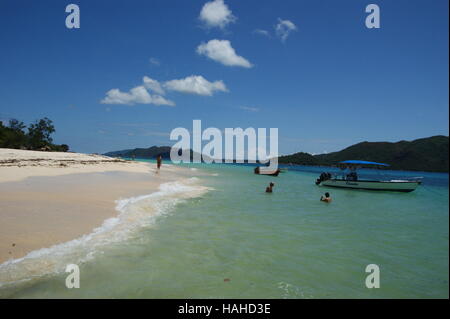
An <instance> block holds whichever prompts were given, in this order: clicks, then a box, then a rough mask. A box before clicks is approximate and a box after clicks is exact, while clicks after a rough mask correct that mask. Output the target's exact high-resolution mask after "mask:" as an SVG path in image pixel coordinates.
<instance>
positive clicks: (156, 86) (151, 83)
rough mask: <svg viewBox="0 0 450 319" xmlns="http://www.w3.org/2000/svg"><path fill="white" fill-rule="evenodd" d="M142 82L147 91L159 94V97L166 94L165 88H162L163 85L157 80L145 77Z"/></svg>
mask: <svg viewBox="0 0 450 319" xmlns="http://www.w3.org/2000/svg"><path fill="white" fill-rule="evenodd" d="M142 82H144V86H145V87H146V88H147V89H149V90H151V91H153V92H155V93H156V94H159V95H164V94H165V92H164V90H163V88H162V87H161V84H160V83H159V82H158V81H157V80H153V79H151V78H149V77H148V76H144V78H143V79H142Z"/></svg>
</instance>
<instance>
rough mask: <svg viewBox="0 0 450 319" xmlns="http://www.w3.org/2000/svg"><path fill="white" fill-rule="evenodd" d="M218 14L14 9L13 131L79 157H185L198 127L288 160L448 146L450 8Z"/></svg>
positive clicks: (284, 7)
mask: <svg viewBox="0 0 450 319" xmlns="http://www.w3.org/2000/svg"><path fill="white" fill-rule="evenodd" d="M216 1H217V0H216ZM207 2H208V1H205V0H190V1H186V0H161V1H160V0H151V1H136V0H132V1H131V0H130V1H113V0H108V1H99V0H89V1H87V0H76V1H75V0H73V1H72V2H70V1H61V0H58V1H52V0H47V1H21V0H3V1H1V2H0V97H1V99H0V119H2V120H6V119H8V118H17V119H20V120H22V121H24V122H25V123H27V124H28V123H30V122H32V121H34V120H36V119H39V118H41V117H44V116H47V117H49V118H50V119H52V120H53V121H54V124H55V126H56V130H57V132H56V133H55V135H54V141H55V142H56V143H66V144H68V145H70V147H71V149H72V150H75V151H80V152H106V151H110V150H119V149H125V148H134V147H149V146H152V145H173V143H174V142H170V141H169V136H168V134H169V133H170V131H171V130H172V129H174V128H176V127H186V128H191V127H192V120H194V119H201V120H202V124H203V127H204V128H206V127H217V128H220V129H224V128H226V127H243V128H246V127H255V128H258V127H267V128H269V127H277V128H278V129H279V150H280V153H282V154H287V153H293V152H297V151H306V152H310V153H322V152H331V151H336V150H340V149H342V148H344V147H346V146H349V145H351V144H354V143H357V142H361V141H366V140H367V141H398V140H402V139H406V140H411V139H415V138H421V137H428V136H432V135H438V134H443V135H448V130H449V128H448V110H449V104H448V103H449V101H448V67H449V66H448V1H446V0H433V1H425V0H423V1H410V0H408V1H406V0H405V1H402V0H395V1H392V0H390V1H372V2H370V1H359V0H348V1H335V0H328V1H325V0H323V1H313V0H309V1H299V0H292V1H285V0H283V1H272V0H262V1H261V0H258V1H256V0H246V1H238V0H225V2H224V5H225V7H224V6H223V5H222V6H221V3H219V4H218V6H216V7H209V9H210V10H209V11H208V10H206V11H203V14H202V15H201V12H202V8H203V7H204V5H205V4H206V3H207ZM218 2H220V1H218ZM69 3H75V4H77V5H79V7H80V10H81V28H80V29H67V28H66V26H65V19H66V16H67V15H68V14H67V13H65V7H66V5H68V4H69ZM369 3H376V4H377V5H378V6H379V7H380V10H381V28H380V29H368V28H366V27H365V19H366V16H367V13H365V7H366V6H367V5H368V4H369ZM224 8H225V9H226V10H225V11H223V9H224ZM214 10H218V12H215V11H214ZM221 10H222V11H221ZM216 13H217V14H216ZM200 16H202V17H203V19H201V18H200ZM277 25H278V26H279V27H278V28H281V31H284V33H283V32H280V31H279V32H277V30H276V29H277ZM214 40H215V41H214ZM202 44H203V46H201V45H202ZM199 46H201V48H199ZM230 48H231V52H230ZM232 50H234V55H233V51H232ZM224 51H226V52H225V53H224ZM144 76H146V77H148V78H147V79H151V80H152V82H151V83H152V86H150V82H147V83H144V81H143V78H144ZM192 76H197V77H196V78H194V77H192ZM155 83H156V85H159V88H155ZM137 87H141V88H143V91H142V89H141V90H137V91H136V92H135V93H132V91H130V90H131V89H133V88H137ZM112 89H118V90H119V91H115V93H114V92H112V93H111V91H110V90H112ZM144 91H145V92H147V93H145V92H144ZM108 92H110V95H109V99H108V98H107V97H108ZM117 92H119V94H117ZM114 103H128V104H114ZM155 103H156V104H155ZM157 104H159V105H157ZM164 104H173V105H164Z"/></svg>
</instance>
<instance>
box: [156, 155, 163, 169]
mask: <svg viewBox="0 0 450 319" xmlns="http://www.w3.org/2000/svg"><path fill="white" fill-rule="evenodd" d="M161 164H162V156H161V155H158V157H157V158H156V167H157V168H158V171H159V170H160V168H161Z"/></svg>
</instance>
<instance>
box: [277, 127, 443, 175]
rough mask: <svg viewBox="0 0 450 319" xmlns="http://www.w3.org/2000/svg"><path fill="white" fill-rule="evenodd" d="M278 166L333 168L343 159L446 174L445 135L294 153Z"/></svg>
mask: <svg viewBox="0 0 450 319" xmlns="http://www.w3.org/2000/svg"><path fill="white" fill-rule="evenodd" d="M278 160H279V163H292V164H299V165H334V164H336V163H337V162H340V161H345V160H364V161H374V162H381V163H387V164H390V165H391V166H390V169H395V170H411V171H430V172H448V168H449V163H448V136H442V135H439V136H432V137H428V138H421V139H417V140H414V141H400V142H396V143H391V142H361V143H358V144H355V145H352V146H350V147H347V148H345V149H343V150H342V151H339V152H333V153H328V154H320V155H311V154H308V153H302V152H300V153H295V154H292V155H287V156H281V157H280V158H279V159H278Z"/></svg>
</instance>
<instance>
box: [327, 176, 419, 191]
mask: <svg viewBox="0 0 450 319" xmlns="http://www.w3.org/2000/svg"><path fill="white" fill-rule="evenodd" d="M419 184H420V181H403V180H398V181H364V180H361V181H346V180H342V179H329V180H326V181H322V182H320V184H319V185H321V186H327V187H339V188H348V189H363V190H373V191H394V192H412V191H413V190H415V189H416V188H417V186H419Z"/></svg>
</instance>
